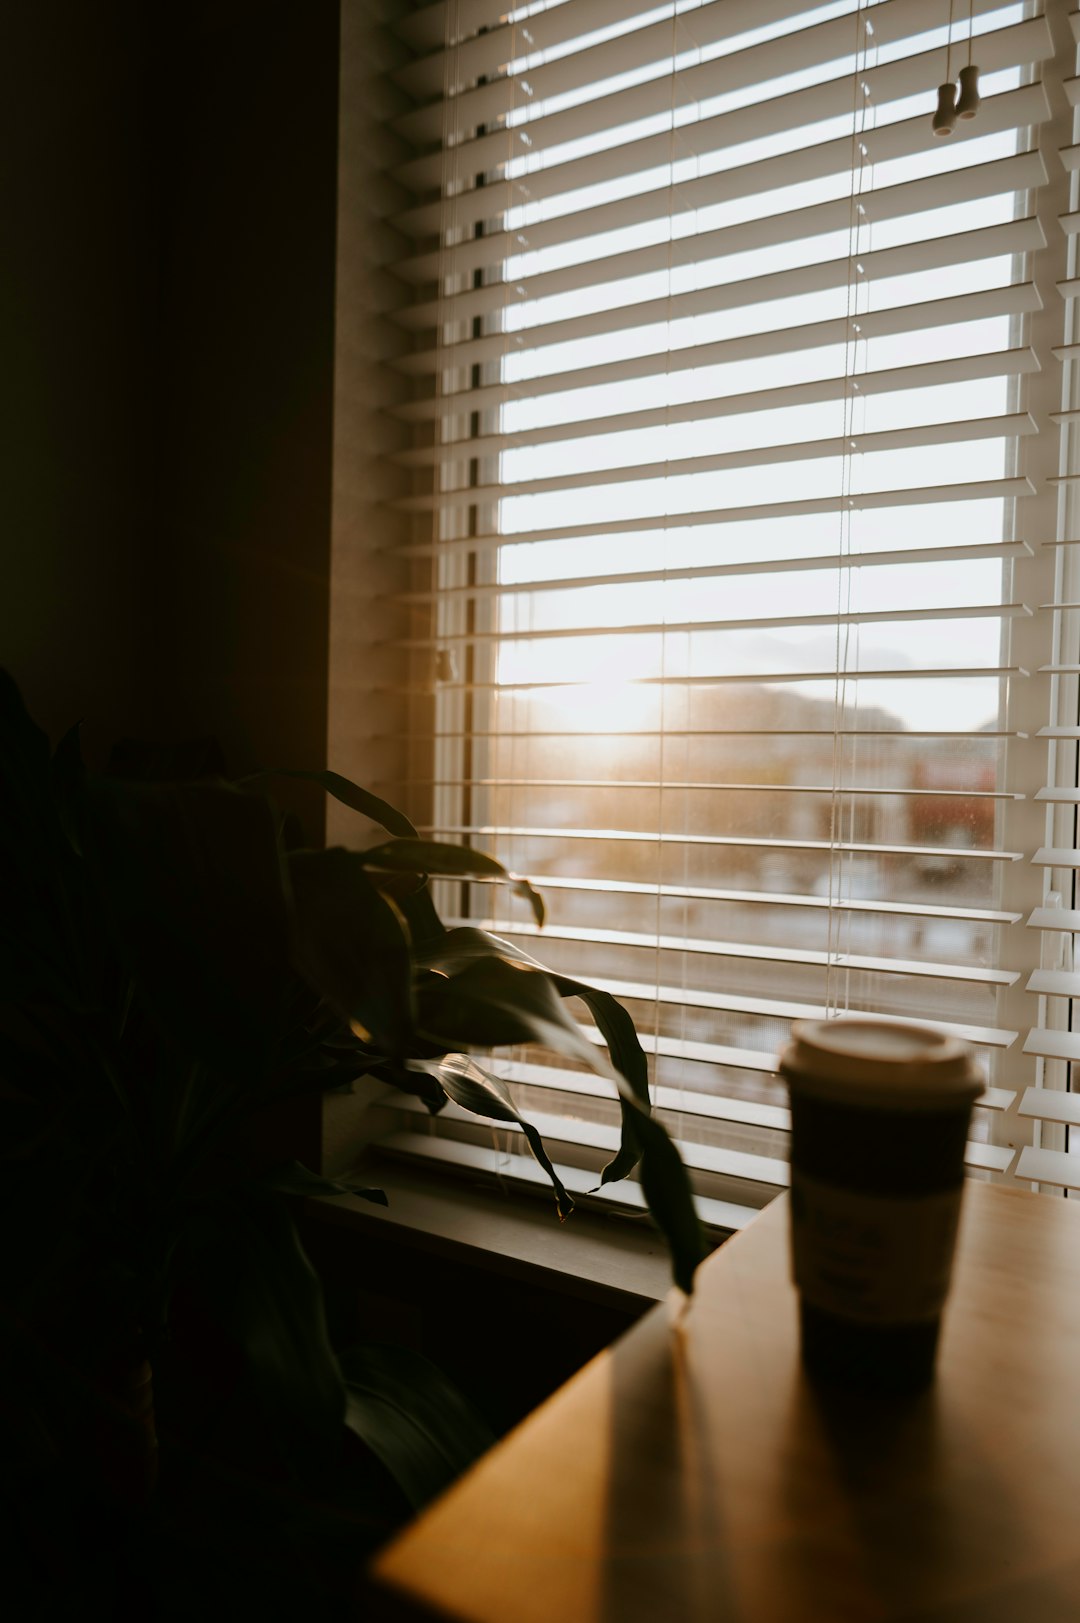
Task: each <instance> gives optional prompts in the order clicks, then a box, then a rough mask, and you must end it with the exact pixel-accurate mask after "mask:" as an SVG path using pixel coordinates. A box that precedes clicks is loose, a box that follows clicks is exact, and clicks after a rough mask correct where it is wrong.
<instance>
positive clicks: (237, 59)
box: [0, 0, 338, 828]
mask: <svg viewBox="0 0 1080 1623" xmlns="http://www.w3.org/2000/svg"><path fill="white" fill-rule="evenodd" d="M5 34H6V39H5V53H4V54H5V58H6V62H5V72H6V76H8V78H9V82H8V83H7V84H6V85H5V86H4V87H3V100H4V103H5V110H4V113H3V115H2V117H3V122H4V125H5V130H4V137H5V138H4V139H3V140H2V141H0V165H2V168H0V196H2V197H3V200H4V218H3V234H4V246H3V252H2V253H0V278H2V285H0V319H2V323H3V332H4V337H3V354H4V373H3V382H2V383H0V393H2V396H3V423H2V430H3V432H2V447H3V450H2V453H0V454H2V455H3V458H4V464H5V466H4V475H3V480H2V488H0V525H2V530H0V533H2V536H3V553H4V568H3V573H4V581H3V590H2V591H0V659H3V661H4V662H5V663H7V664H9V665H10V666H11V667H12V668H13V670H14V671H15V674H16V676H17V677H18V679H19V680H20V682H21V684H22V686H23V688H24V691H25V693H26V696H27V698H28V701H29V702H30V704H31V707H32V708H33V709H34V710H35V712H36V713H37V714H38V716H39V717H40V719H41V720H42V722H43V723H44V724H45V725H46V726H47V727H48V728H49V730H50V731H51V732H53V733H54V734H55V733H56V732H57V731H58V730H60V729H61V728H62V727H63V726H65V725H67V723H68V722H69V721H70V720H71V719H73V717H74V716H75V715H78V714H83V715H85V716H86V718H87V721H88V724H89V725H88V731H89V739H90V743H91V746H93V745H94V744H95V743H98V744H99V745H102V744H104V742H105V741H107V740H109V739H111V738H112V737H113V736H116V735H118V734H121V733H126V732H134V733H139V734H143V735H144V736H145V735H147V734H152V735H155V736H169V737H177V736H190V735H193V734H198V733H207V732H213V733H216V734H217V735H218V736H219V737H220V738H221V740H222V743H223V744H224V746H225V749H226V753H227V757H228V758H229V760H230V763H231V764H234V765H235V767H236V768H237V770H243V769H246V768H248V767H250V766H254V765H257V764H260V763H261V764H268V763H272V762H275V761H276V762H279V763H280V762H288V763H292V764H297V765H304V766H312V765H321V764H323V762H324V760H325V751H326V709H327V675H326V670H327V637H328V631H327V627H328V599H329V545H330V497H331V453H332V427H333V425H332V408H333V366H334V260H335V217H336V173H337V163H336V159H337V101H338V7H337V4H336V0H305V4H304V5H303V6H296V5H294V4H287V3H285V0H260V3H258V4H256V3H252V0H219V3H217V4H214V5H203V6H199V5H194V6H189V7H186V8H179V9H178V8H157V7H149V6H146V5H145V4H141V3H138V0H101V3H100V4H96V5H93V6H87V5H85V4H84V3H83V0H55V3H53V4H49V5H46V4H42V5H40V6H39V5H35V6H27V7H17V8H12V16H11V17H9V19H8V25H7V26H6V29H5ZM303 810H304V814H305V820H306V821H307V822H308V823H309V825H314V826H315V827H316V828H317V826H318V824H319V822H320V820H321V806H320V805H319V804H318V802H317V801H315V800H311V801H310V802H309V803H307V804H306V805H305V806H304V807H303Z"/></svg>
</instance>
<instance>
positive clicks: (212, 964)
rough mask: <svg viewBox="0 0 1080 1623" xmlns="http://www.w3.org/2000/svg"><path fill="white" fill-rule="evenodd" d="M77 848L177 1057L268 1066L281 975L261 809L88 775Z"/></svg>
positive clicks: (285, 961)
mask: <svg viewBox="0 0 1080 1623" xmlns="http://www.w3.org/2000/svg"><path fill="white" fill-rule="evenodd" d="M85 803H86V812H87V815H86V817H85V819H84V825H83V839H84V847H85V850H86V853H87V859H88V861H89V862H90V864H91V867H92V870H93V873H94V876H95V878H96V881H97V886H98V892H99V897H100V901H101V904H102V905H103V906H104V908H105V910H106V913H107V915H108V918H109V921H110V923H111V926H112V930H113V933H114V937H115V940H116V943H117V945H118V947H119V949H120V952H121V956H122V958H123V959H124V961H125V962H126V964H127V966H128V969H129V971H130V973H131V975H132V978H133V979H134V980H135V981H136V983H137V985H138V986H139V988H140V990H141V991H142V993H143V994H144V997H145V999H146V1002H147V1004H148V1005H149V1007H150V1008H151V1009H152V1011H153V1013H154V1015H155V1017H156V1019H157V1021H158V1023H159V1025H160V1026H161V1027H162V1028H163V1029H164V1030H166V1031H167V1032H168V1034H169V1036H170V1039H171V1040H172V1041H173V1042H174V1043H175V1044H176V1046H177V1048H178V1049H179V1050H180V1051H181V1052H186V1053H190V1054H192V1055H197V1056H198V1057H200V1058H202V1059H205V1060H206V1061H207V1063H208V1064H210V1065H212V1066H214V1067H215V1068H216V1069H219V1070H225V1069H228V1068H230V1067H235V1068H237V1069H239V1070H241V1071H242V1072H243V1073H244V1074H245V1075H251V1074H253V1073H254V1074H256V1075H258V1074H261V1073H262V1071H263V1070H265V1068H266V1066H267V1065H268V1064H269V1060H270V1056H271V1054H272V1053H273V1049H274V1045H275V1042H276V1037H277V1032H278V1029H279V1025H280V1020H281V1013H282V1007H283V1003H284V994H285V988H286V985H287V980H288V975H289V953H288V948H289V937H288V914H287V911H286V902H285V892H284V887H283V884H282V874H281V865H280V861H279V856H278V847H277V838H276V834H275V830H274V823H273V818H272V816H271V813H270V808H269V806H268V805H267V803H266V802H265V801H262V800H259V799H257V798H256V797H254V796H252V795H244V794H240V793H238V792H237V791H236V790H235V789H231V788H228V787H226V786H224V785H220V784H215V783H137V782H122V781H119V780H115V779H108V778H93V777H91V778H88V779H87V791H86V796H85Z"/></svg>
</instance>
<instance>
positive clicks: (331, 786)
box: [239, 766, 416, 839]
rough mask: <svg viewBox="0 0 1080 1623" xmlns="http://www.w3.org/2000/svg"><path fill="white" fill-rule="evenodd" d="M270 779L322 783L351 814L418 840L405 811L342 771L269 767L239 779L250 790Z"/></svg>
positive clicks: (390, 832)
mask: <svg viewBox="0 0 1080 1623" xmlns="http://www.w3.org/2000/svg"><path fill="white" fill-rule="evenodd" d="M267 778H300V779H302V780H303V781H304V782H305V783H317V784H320V785H321V786H322V788H323V789H325V790H326V792H327V794H328V795H332V796H333V797H334V799H335V800H338V801H340V802H341V804H342V805H343V806H348V807H349V809H350V811H354V812H359V813H360V814H361V816H363V817H369V818H370V819H371V821H372V822H373V823H378V824H379V827H380V828H384V829H385V830H386V832H387V833H388V834H397V835H400V836H401V837H402V838H404V839H415V838H416V830H415V828H413V826H412V824H411V823H410V822H409V819H408V818H407V817H406V816H405V814H404V812H399V811H398V810H397V808H396V807H394V806H391V804H390V802H389V801H388V800H380V798H379V796H378V795H373V794H372V793H371V791H370V790H369V789H361V787H360V785H359V784H358V783H353V782H352V780H351V779H350V778H344V777H342V775H341V773H340V772H325V771H324V772H304V771H298V770H297V769H295V768H291V767H283V766H276V767H268V768H266V769H265V770H264V771H262V772H252V773H251V774H250V775H249V776H248V777H246V778H241V779H239V786H240V787H242V788H247V787H248V786H249V785H251V786H254V785H255V784H258V783H264V782H265V781H266V779H267Z"/></svg>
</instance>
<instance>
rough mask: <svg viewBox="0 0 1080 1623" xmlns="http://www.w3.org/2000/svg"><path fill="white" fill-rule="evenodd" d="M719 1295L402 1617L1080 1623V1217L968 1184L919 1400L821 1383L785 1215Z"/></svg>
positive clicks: (542, 1446)
mask: <svg viewBox="0 0 1080 1623" xmlns="http://www.w3.org/2000/svg"><path fill="white" fill-rule="evenodd" d="M698 1277H699V1288H698V1290H697V1292H696V1294H695V1296H694V1298H693V1301H692V1303H691V1304H690V1306H689V1307H688V1308H687V1309H686V1311H685V1312H684V1313H682V1314H680V1311H679V1307H678V1304H677V1303H676V1302H675V1301H674V1299H673V1300H671V1301H669V1302H665V1303H662V1304H661V1305H660V1306H659V1307H657V1308H656V1309H654V1310H653V1311H652V1312H650V1313H649V1314H648V1315H647V1316H646V1317H645V1318H644V1319H643V1320H641V1322H640V1323H639V1324H638V1325H637V1326H635V1328H634V1329H633V1330H631V1331H630V1333H629V1334H628V1335H627V1336H625V1337H624V1338H623V1339H622V1340H621V1341H619V1342H617V1343H616V1344H615V1346H614V1347H612V1348H610V1349H609V1350H608V1351H607V1352H604V1353H602V1354H601V1355H600V1357H599V1358H597V1359H594V1360H593V1362H592V1363H591V1364H589V1365H588V1366H587V1367H586V1368H585V1369H584V1370H582V1372H581V1373H580V1375H578V1376H576V1377H575V1379H574V1380H572V1381H571V1382H570V1383H569V1384H568V1385H567V1386H565V1387H564V1388H563V1389H562V1390H561V1391H560V1392H558V1393H556V1394H555V1396H554V1397H553V1398H552V1399H551V1400H550V1401H549V1402H548V1403H546V1404H545V1405H544V1406H543V1407H542V1408H540V1409H539V1410H537V1412H536V1413H535V1414H534V1415H532V1416H530V1418H529V1419H528V1420H527V1421H526V1422H525V1424H524V1425H522V1426H520V1427H519V1428H518V1430H517V1431H516V1432H514V1433H512V1434H511V1436H510V1437H508V1438H507V1439H506V1440H505V1441H504V1442H503V1443H502V1444H500V1445H499V1446H498V1447H497V1448H495V1449H493V1450H492V1452H491V1453H490V1454H488V1455H487V1456H486V1457H485V1458H484V1459H483V1460H482V1461H481V1462H480V1464H479V1465H478V1466H477V1467H476V1468H475V1469H474V1470H473V1471H472V1472H471V1473H470V1474H469V1475H468V1476H466V1477H465V1479H464V1480H463V1481H462V1482H460V1483H459V1484H458V1485H457V1486H456V1487H455V1488H453V1489H451V1491H450V1492H449V1493H448V1494H446V1495H445V1496H444V1498H443V1499H442V1500H440V1501H439V1502H438V1503H437V1504H436V1505H435V1506H433V1507H432V1508H431V1509H430V1510H429V1511H428V1512H427V1513H426V1514H425V1515H424V1516H422V1517H421V1518H420V1519H419V1520H418V1521H417V1522H416V1523H415V1524H414V1525H413V1527H411V1528H410V1529H409V1530H408V1531H407V1532H406V1533H404V1534H403V1535H402V1536H401V1537H400V1538H399V1539H398V1540H397V1541H396V1542H395V1543H394V1544H392V1545H391V1546H390V1547H389V1548H388V1549H387V1550H386V1551H385V1552H384V1553H383V1554H382V1556H381V1557H380V1558H379V1559H378V1561H377V1562H376V1566H375V1580H376V1584H377V1586H378V1588H379V1589H380V1592H381V1594H382V1598H383V1604H384V1607H385V1615H386V1616H388V1617H391V1618H393V1617H398V1616H401V1617H424V1618H426V1617H439V1618H442V1617H451V1618H456V1619H461V1620H468V1623H638V1620H641V1623H645V1620H648V1623H682V1620H694V1623H697V1620H702V1623H704V1620H708V1623H725V1620H729V1619H731V1620H746V1623H758V1620H760V1623H786V1620H789V1619H800V1620H807V1623H809V1620H811V1619H812V1620H813V1623H841V1620H849V1619H851V1620H856V1619H857V1620H860V1623H861V1620H864V1619H866V1620H869V1619H875V1620H876V1619H893V1618H897V1619H899V1618H904V1619H920V1620H923V1623H929V1620H931V1619H932V1620H935V1623H946V1620H947V1623H960V1620H964V1623H999V1620H1002V1623H1003V1620H1005V1619H1008V1620H1009V1623H1059V1620H1060V1623H1065V1620H1068V1623H1078V1620H1080V1202H1078V1201H1064V1200H1059V1199H1055V1198H1052V1197H1050V1196H1042V1195H1031V1194H1028V1193H1027V1192H1025V1191H1023V1190H1019V1189H1003V1188H999V1187H993V1186H990V1185H988V1184H982V1183H971V1184H969V1186H968V1189H967V1193H966V1197H965V1204H964V1215H963V1220H962V1224H961V1237H960V1246H959V1252H958V1256H957V1265H956V1274H955V1279H954V1286H953V1292H952V1295H951V1297H950V1301H949V1306H948V1309H947V1312H946V1318H945V1327H944V1332H943V1338H942V1346H941V1353H940V1359H939V1366H938V1375H937V1380H936V1383H935V1385H934V1387H933V1389H932V1390H931V1391H930V1392H929V1393H927V1394H925V1395H924V1396H921V1397H919V1398H917V1399H908V1400H901V1401H896V1400H892V1401H881V1400H877V1401H875V1400H871V1399H869V1398H856V1397H851V1396H845V1395H844V1394H841V1393H832V1394H826V1393H825V1392H823V1391H818V1390H816V1389H815V1388H814V1387H812V1386H811V1385H810V1384H809V1383H808V1382H807V1381H806V1380H805V1378H804V1377H803V1375H802V1372H801V1369H800V1366H799V1359H798V1346H797V1324H796V1299H795V1294H794V1291H793V1289H792V1287H791V1285H790V1283H789V1281H788V1257H787V1210H786V1201H777V1202H775V1204H774V1205H772V1206H771V1207H769V1209H768V1210H767V1211H766V1212H764V1213H763V1214H762V1215H761V1217H759V1218H758V1219H756V1220H755V1221H754V1222H753V1223H752V1224H751V1225H750V1226H749V1228H747V1229H746V1230H744V1232H743V1233H742V1234H740V1235H738V1236H737V1237H736V1238H734V1239H732V1240H730V1241H729V1242H728V1243H727V1244H726V1245H725V1246H723V1248H722V1249H721V1250H720V1251H719V1252H717V1253H716V1255H715V1256H714V1257H712V1258H711V1259H710V1260H709V1261H708V1262H707V1263H706V1264H705V1266H704V1267H703V1268H702V1270H701V1272H700V1274H699V1276H698ZM493 1356H497V1352H493Z"/></svg>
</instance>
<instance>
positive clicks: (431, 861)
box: [363, 840, 544, 925]
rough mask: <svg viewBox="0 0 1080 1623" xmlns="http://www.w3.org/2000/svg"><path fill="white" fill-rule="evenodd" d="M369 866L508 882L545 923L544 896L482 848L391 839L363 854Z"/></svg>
mask: <svg viewBox="0 0 1080 1623" xmlns="http://www.w3.org/2000/svg"><path fill="white" fill-rule="evenodd" d="M363 857H364V863H365V865H366V866H367V867H368V868H374V869H377V870H378V871H379V872H380V873H422V874H429V875H432V876H433V877H435V878H439V879H475V880H480V881H484V882H492V881H495V882H498V883H500V884H505V885H509V887H510V889H511V891H512V892H513V894H514V895H515V896H518V897H520V898H521V900H522V901H524V902H527V903H528V904H529V907H530V908H531V909H532V914H533V917H534V918H535V920H536V922H537V924H539V925H542V924H543V922H544V899H543V897H542V896H541V895H540V893H539V892H538V891H536V890H534V889H533V887H532V885H530V883H529V881H528V880H527V879H522V877H521V876H520V874H514V873H511V872H510V871H509V870H508V869H507V868H504V867H503V865H502V863H501V862H498V861H496V859H495V858H494V857H489V856H488V855H487V853H486V852H484V851H474V850H472V849H471V848H470V847H469V846H467V845H447V844H445V843H444V842H443V841H441V840H391V841H388V842H387V844H385V845H376V846H373V847H372V848H371V849H370V850H368V851H365V852H364V853H363Z"/></svg>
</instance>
